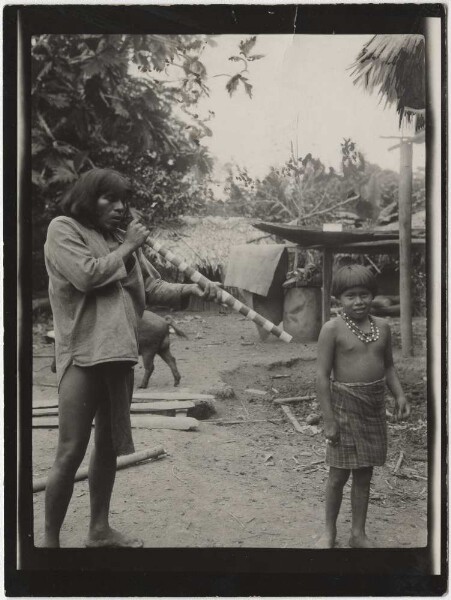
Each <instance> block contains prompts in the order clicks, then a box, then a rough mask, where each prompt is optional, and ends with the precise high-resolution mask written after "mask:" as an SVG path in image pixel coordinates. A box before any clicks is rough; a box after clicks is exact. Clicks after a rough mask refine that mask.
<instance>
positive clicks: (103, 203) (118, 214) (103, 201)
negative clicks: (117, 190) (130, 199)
mask: <svg viewBox="0 0 451 600" xmlns="http://www.w3.org/2000/svg"><path fill="white" fill-rule="evenodd" d="M124 209H125V206H124V203H123V202H122V200H115V199H114V198H107V197H106V196H100V198H99V199H98V200H97V210H96V213H97V223H98V225H99V227H100V229H102V230H104V231H114V230H115V229H117V228H118V227H119V226H120V224H121V221H122V217H123V216H124Z"/></svg>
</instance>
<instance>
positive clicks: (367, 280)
mask: <svg viewBox="0 0 451 600" xmlns="http://www.w3.org/2000/svg"><path fill="white" fill-rule="evenodd" d="M357 286H358V287H364V288H366V289H368V290H369V291H370V292H371V293H372V294H373V296H375V295H376V294H377V283H376V278H375V277H374V275H373V274H372V272H371V271H370V270H369V269H368V268H367V267H363V266H362V265H346V266H345V267H341V269H338V271H337V272H336V273H335V275H334V277H333V280H332V294H333V295H334V296H335V298H338V297H339V296H340V295H341V294H342V293H343V292H344V291H346V290H348V289H349V288H352V287H357Z"/></svg>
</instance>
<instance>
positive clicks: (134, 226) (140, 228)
mask: <svg viewBox="0 0 451 600" xmlns="http://www.w3.org/2000/svg"><path fill="white" fill-rule="evenodd" d="M148 236H149V231H148V229H147V228H146V227H145V226H144V225H143V224H142V223H140V222H139V221H138V219H133V221H130V223H129V224H128V227H127V231H126V232H125V238H124V242H123V243H124V245H125V246H127V247H129V248H130V250H131V251H132V252H134V251H135V250H136V249H137V248H139V247H140V246H142V245H143V244H144V242H145V241H146V239H147V238H148Z"/></svg>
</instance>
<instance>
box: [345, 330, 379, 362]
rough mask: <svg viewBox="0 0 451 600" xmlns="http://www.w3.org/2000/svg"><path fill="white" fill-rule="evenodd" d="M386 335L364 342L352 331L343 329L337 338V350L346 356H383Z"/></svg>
mask: <svg viewBox="0 0 451 600" xmlns="http://www.w3.org/2000/svg"><path fill="white" fill-rule="evenodd" d="M384 346H385V342H384V336H383V335H379V339H377V340H375V341H372V342H363V341H362V340H360V339H359V338H358V337H357V336H356V335H355V334H354V333H352V331H349V330H348V329H343V330H342V331H340V333H339V335H338V338H337V351H338V352H339V353H340V354H341V355H342V356H343V357H346V358H352V357H355V358H357V359H359V360H361V359H362V357H366V358H369V357H371V356H374V357H381V356H382V355H383V353H384Z"/></svg>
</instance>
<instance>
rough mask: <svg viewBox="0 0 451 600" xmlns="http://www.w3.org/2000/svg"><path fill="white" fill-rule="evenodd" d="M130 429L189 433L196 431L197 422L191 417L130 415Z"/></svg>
mask: <svg viewBox="0 0 451 600" xmlns="http://www.w3.org/2000/svg"><path fill="white" fill-rule="evenodd" d="M131 422H132V427H133V428H137V429H179V430H182V431H189V430H190V429H197V427H198V426H199V421H198V420H197V419H193V417H156V416H155V417H154V416H147V415H139V416H137V415H132V417H131Z"/></svg>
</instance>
